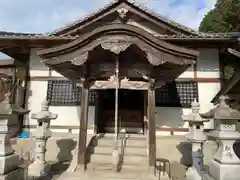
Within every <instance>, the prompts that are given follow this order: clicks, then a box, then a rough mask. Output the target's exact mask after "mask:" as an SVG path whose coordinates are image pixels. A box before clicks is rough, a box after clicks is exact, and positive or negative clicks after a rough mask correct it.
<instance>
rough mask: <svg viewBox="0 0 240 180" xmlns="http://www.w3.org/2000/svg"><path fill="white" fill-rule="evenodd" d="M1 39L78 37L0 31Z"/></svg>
mask: <svg viewBox="0 0 240 180" xmlns="http://www.w3.org/2000/svg"><path fill="white" fill-rule="evenodd" d="M0 38H1V39H4V38H6V39H9V38H11V39H76V38H77V36H74V37H73V36H55V35H46V34H34V33H14V32H8V31H0Z"/></svg>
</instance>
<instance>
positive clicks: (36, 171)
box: [28, 163, 51, 179]
mask: <svg viewBox="0 0 240 180" xmlns="http://www.w3.org/2000/svg"><path fill="white" fill-rule="evenodd" d="M50 176H51V165H49V164H47V163H45V164H40V163H32V164H30V165H29V167H28V178H30V179H31V178H33V179H36V178H43V177H46V178H49V177H50Z"/></svg>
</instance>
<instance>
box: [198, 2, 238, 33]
mask: <svg viewBox="0 0 240 180" xmlns="http://www.w3.org/2000/svg"><path fill="white" fill-rule="evenodd" d="M199 31H201V32H214V33H217V32H230V31H231V32H234V31H235V32H236V31H240V0H218V1H217V3H216V5H215V7H214V9H213V10H211V11H210V12H208V13H207V14H206V15H205V17H204V18H203V20H202V22H201V24H200V27H199Z"/></svg>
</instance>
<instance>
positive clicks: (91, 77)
mask: <svg viewBox="0 0 240 180" xmlns="http://www.w3.org/2000/svg"><path fill="white" fill-rule="evenodd" d="M37 54H38V55H39V56H40V57H41V58H43V59H44V61H43V63H44V64H46V65H47V66H48V67H50V68H51V69H53V70H55V71H56V72H58V73H60V74H62V75H63V76H65V77H67V78H68V79H71V80H73V81H76V82H79V84H80V85H81V112H80V117H79V121H80V124H79V139H78V145H77V149H78V153H77V156H75V157H74V158H75V160H73V161H72V166H74V167H76V166H77V165H78V164H81V165H84V164H85V162H86V157H85V152H86V143H87V120H88V96H89V90H90V89H96V90H99V91H102V92H103V93H102V98H103V100H102V102H101V103H100V105H101V107H102V108H103V110H100V109H99V112H102V114H101V116H100V118H99V119H100V122H101V123H100V125H101V126H100V127H102V128H99V129H100V130H101V131H106V130H107V128H105V127H108V126H110V129H111V128H112V126H113V125H112V124H114V136H113V139H112V141H113V155H115V154H116V152H117V151H119V146H118V144H119V142H120V141H121V139H120V138H119V136H118V134H119V133H120V131H121V130H124V129H125V131H130V132H133V129H131V128H130V127H132V126H134V128H135V129H138V127H140V131H139V132H141V129H143V128H142V127H143V124H146V126H145V125H144V126H145V127H144V129H146V133H144V135H146V139H147V141H146V143H148V145H147V148H148V153H149V154H148V156H149V157H148V160H149V162H148V163H149V166H150V167H154V165H155V159H156V123H155V89H156V88H159V87H161V86H163V85H164V84H165V83H167V82H171V81H173V80H174V79H175V78H177V77H178V76H179V75H181V74H182V73H183V72H184V71H185V70H186V69H187V68H189V67H190V66H191V65H193V64H194V63H195V62H196V58H197V56H198V52H197V51H196V50H192V49H187V48H184V47H179V46H176V45H173V44H170V43H167V42H165V41H163V40H161V39H159V38H158V37H155V36H153V35H152V34H150V33H149V32H147V31H145V30H144V29H141V28H139V27H136V26H132V25H129V24H125V23H113V24H105V25H103V26H99V27H96V26H95V28H94V31H87V32H86V33H85V34H83V35H81V36H80V37H78V38H77V39H75V40H73V41H71V42H69V43H67V44H64V45H60V46H56V47H53V48H49V49H41V50H39V51H37ZM113 89H114V90H113ZM123 89H128V90H123ZM143 91H145V92H146V94H145V95H146V96H145V98H143V97H144V96H143ZM141 93H142V94H141ZM144 101H145V102H147V106H146V103H144ZM114 103H115V104H114ZM143 113H144V116H143V115H142V114H143ZM113 115H114V118H113ZM143 117H144V123H143ZM119 127H127V128H121V129H119ZM112 129H113V128H112ZM107 131H109V129H108V130H107ZM114 158H115V157H114ZM115 159H117V158H115ZM74 163H75V164H74Z"/></svg>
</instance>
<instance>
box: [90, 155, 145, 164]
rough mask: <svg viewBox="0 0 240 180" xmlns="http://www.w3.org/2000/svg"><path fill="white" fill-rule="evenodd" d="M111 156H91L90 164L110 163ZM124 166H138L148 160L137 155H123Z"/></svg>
mask: <svg viewBox="0 0 240 180" xmlns="http://www.w3.org/2000/svg"><path fill="white" fill-rule="evenodd" d="M112 159H113V158H112V156H111V155H109V154H92V155H91V156H90V162H94V163H101V162H102V163H112V161H113V160H112ZM123 163H124V164H132V165H135V164H136V165H139V164H147V163H148V158H147V156H141V155H139V156H137V155H129V156H127V155H125V156H124V157H123Z"/></svg>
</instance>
